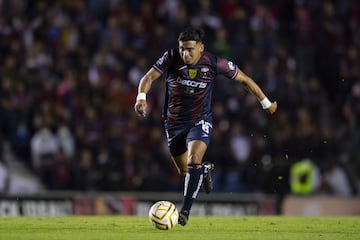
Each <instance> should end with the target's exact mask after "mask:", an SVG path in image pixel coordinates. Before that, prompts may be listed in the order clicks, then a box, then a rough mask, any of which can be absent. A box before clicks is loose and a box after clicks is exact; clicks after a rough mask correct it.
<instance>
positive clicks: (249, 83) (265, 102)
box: [235, 69, 277, 114]
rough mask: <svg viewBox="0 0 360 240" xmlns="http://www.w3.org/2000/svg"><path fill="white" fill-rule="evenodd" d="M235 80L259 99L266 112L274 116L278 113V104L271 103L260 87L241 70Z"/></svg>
mask: <svg viewBox="0 0 360 240" xmlns="http://www.w3.org/2000/svg"><path fill="white" fill-rule="evenodd" d="M235 80H236V81H239V82H241V83H242V84H243V85H244V86H245V87H246V88H247V89H248V90H249V91H250V92H251V93H252V94H253V95H254V96H255V97H256V98H257V99H258V101H259V102H260V104H261V106H262V108H263V109H264V110H265V111H267V112H268V113H270V114H273V113H274V112H275V111H276V109H277V102H276V101H275V102H270V100H269V99H268V98H267V97H266V95H265V94H264V92H263V91H262V90H261V88H260V87H259V85H257V84H256V82H255V81H254V80H252V79H251V78H250V77H249V76H247V75H246V74H245V73H243V72H242V71H241V70H240V69H239V71H238V73H237V75H236V77H235Z"/></svg>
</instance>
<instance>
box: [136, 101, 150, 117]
mask: <svg viewBox="0 0 360 240" xmlns="http://www.w3.org/2000/svg"><path fill="white" fill-rule="evenodd" d="M146 107H147V104H146V101H145V100H138V101H136V103H135V106H134V109H135V112H136V113H137V114H138V115H139V116H140V117H145V116H146Z"/></svg>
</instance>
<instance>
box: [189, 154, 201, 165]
mask: <svg viewBox="0 0 360 240" xmlns="http://www.w3.org/2000/svg"><path fill="white" fill-rule="evenodd" d="M201 162H202V158H201V155H200V154H196V153H191V154H189V156H188V164H201Z"/></svg>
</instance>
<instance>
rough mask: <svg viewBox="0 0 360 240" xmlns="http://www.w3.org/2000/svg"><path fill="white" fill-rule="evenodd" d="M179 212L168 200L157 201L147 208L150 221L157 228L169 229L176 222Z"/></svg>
mask: <svg viewBox="0 0 360 240" xmlns="http://www.w3.org/2000/svg"><path fill="white" fill-rule="evenodd" d="M178 217H179V212H178V210H177V208H176V207H175V205H174V204H173V203H172V202H169V201H158V202H156V203H154V204H153V205H152V206H151V208H150V210H149V220H150V223H151V224H152V225H153V226H155V227H156V228H157V229H161V230H169V229H171V228H173V227H174V226H175V225H176V224H177V222H178Z"/></svg>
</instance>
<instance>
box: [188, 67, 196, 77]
mask: <svg viewBox="0 0 360 240" xmlns="http://www.w3.org/2000/svg"><path fill="white" fill-rule="evenodd" d="M196 75H197V69H193V68H190V69H189V77H190V78H191V79H194V78H195V77H196Z"/></svg>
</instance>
